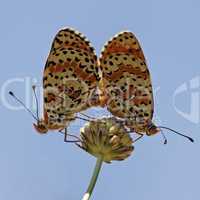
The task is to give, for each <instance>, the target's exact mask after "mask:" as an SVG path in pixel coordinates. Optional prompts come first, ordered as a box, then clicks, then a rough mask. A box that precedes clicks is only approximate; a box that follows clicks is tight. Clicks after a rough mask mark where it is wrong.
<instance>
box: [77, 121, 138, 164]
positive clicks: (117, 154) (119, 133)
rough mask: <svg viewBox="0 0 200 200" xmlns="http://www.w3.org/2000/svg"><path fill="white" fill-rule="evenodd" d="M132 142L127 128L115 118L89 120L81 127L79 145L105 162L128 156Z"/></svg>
mask: <svg viewBox="0 0 200 200" xmlns="http://www.w3.org/2000/svg"><path fill="white" fill-rule="evenodd" d="M132 143H133V141H132V138H131V137H130V135H129V133H128V132H127V130H126V129H125V128H124V126H123V125H122V124H121V123H120V122H119V121H117V120H116V119H115V118H102V119H97V120H95V121H90V122H89V123H87V124H86V125H85V126H84V127H83V128H81V145H80V147H81V148H82V149H84V150H85V151H87V152H88V153H90V154H91V155H93V156H95V157H102V160H103V161H104V162H107V163H110V162H111V161H112V160H124V159H126V158H127V157H129V156H130V155H131V153H132V151H133V149H134V147H133V145H132Z"/></svg>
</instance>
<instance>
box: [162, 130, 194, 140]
mask: <svg viewBox="0 0 200 200" xmlns="http://www.w3.org/2000/svg"><path fill="white" fill-rule="evenodd" d="M158 128H162V129H167V130H169V131H171V132H173V133H176V134H177V135H180V136H183V137H185V138H187V139H188V140H190V142H194V139H193V138H191V137H189V136H187V135H184V134H182V133H179V132H177V131H175V130H173V129H171V128H168V127H165V126H159V127H158Z"/></svg>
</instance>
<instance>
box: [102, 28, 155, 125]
mask: <svg viewBox="0 0 200 200" xmlns="http://www.w3.org/2000/svg"><path fill="white" fill-rule="evenodd" d="M100 67H101V70H102V78H101V81H100V90H101V99H100V101H101V104H102V105H106V106H107V108H108V110H109V111H110V112H111V113H112V114H113V115H115V116H117V117H120V118H126V119H127V118H128V119H131V120H132V121H133V122H134V124H138V123H146V122H148V121H149V120H151V119H152V116H153V94H152V85H151V78H150V74H149V70H148V68H147V64H146V60H145V57H144V54H143V51H142V49H141V47H140V44H139V42H138V40H137V39H136V37H135V36H134V34H133V33H131V32H128V31H125V32H122V33H119V34H118V35H116V36H115V37H113V38H112V39H111V40H110V41H109V42H108V43H107V44H106V45H105V47H104V49H103V50H102V53H101V57H100Z"/></svg>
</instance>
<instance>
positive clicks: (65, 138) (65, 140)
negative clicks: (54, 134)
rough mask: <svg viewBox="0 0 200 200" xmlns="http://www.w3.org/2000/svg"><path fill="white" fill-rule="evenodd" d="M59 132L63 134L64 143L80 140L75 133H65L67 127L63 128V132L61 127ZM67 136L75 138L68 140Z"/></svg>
mask: <svg viewBox="0 0 200 200" xmlns="http://www.w3.org/2000/svg"><path fill="white" fill-rule="evenodd" d="M59 132H60V133H62V134H64V142H66V143H77V142H80V141H81V140H80V138H79V137H77V136H75V135H71V134H68V133H67V128H64V132H63V129H62V130H59ZM67 136H70V137H73V138H76V140H68V137H67Z"/></svg>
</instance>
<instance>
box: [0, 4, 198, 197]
mask: <svg viewBox="0 0 200 200" xmlns="http://www.w3.org/2000/svg"><path fill="white" fill-rule="evenodd" d="M199 21H200V3H199V1H198V0H188V1H186V0H176V1H174V0H168V1H160V0H149V1H144V0H140V1H135V0H123V1H114V0H110V1H108V0H101V1H97V0H85V1H76V0H73V1H67V0H63V1H59V0H58V1H47V0H44V1H39V0H35V1H25V0H18V1H10V0H7V1H3V0H1V2H0V25H1V26H0V27H1V28H0V30H1V31H0V57H1V64H0V68H1V73H0V84H1V85H0V86H1V88H0V89H1V102H0V103H1V105H0V113H1V134H0V200H13V199H15V200H35V199H37V200H44V199H45V200H47V199H48V200H78V199H81V197H82V195H83V193H84V192H85V190H86V188H87V186H88V182H89V180H90V177H91V173H92V170H93V167H94V165H95V158H93V157H91V156H90V155H89V154H87V153H85V152H83V151H82V150H80V149H78V148H77V147H76V146H75V145H70V144H65V143H64V142H63V137H62V136H61V135H58V134H56V133H49V134H48V135H46V136H41V135H39V134H37V133H36V131H35V130H34V129H33V127H32V122H33V119H32V118H31V116H29V114H28V113H26V112H25V111H24V110H19V111H14V110H11V109H9V108H8V107H7V106H6V104H5V102H7V103H9V104H11V105H14V106H17V105H18V104H17V103H16V102H14V101H13V99H11V98H10V97H9V96H8V95H7V94H4V86H5V83H6V81H8V80H12V79H13V78H20V79H22V80H24V78H25V77H30V78H36V79H37V80H38V84H40V85H41V80H42V71H43V67H44V64H45V62H46V57H47V55H48V52H49V49H50V46H51V42H52V39H53V37H54V35H55V34H56V32H57V31H58V30H59V29H60V28H62V27H65V26H69V27H74V28H76V29H77V30H79V31H81V32H82V33H84V34H85V35H86V36H87V37H88V38H89V39H90V40H91V42H92V44H93V46H94V47H95V49H96V51H97V54H98V55H99V53H100V49H101V48H102V46H103V44H104V43H105V42H106V41H107V40H108V39H109V38H110V37H112V36H113V35H114V34H116V33H117V32H119V31H122V30H124V29H129V30H131V31H133V32H134V33H135V34H136V36H137V37H138V39H139V41H140V43H141V45H142V47H143V50H144V53H145V56H146V58H147V60H148V64H149V69H150V72H151V76H152V80H153V87H154V91H157V92H156V94H155V113H154V118H155V119H157V120H156V121H157V122H158V123H159V124H162V125H166V126H168V127H171V128H174V129H176V130H179V131H182V132H184V133H187V134H188V135H190V136H192V137H193V138H194V139H195V143H194V144H192V143H190V142H188V141H187V140H185V139H184V138H181V137H179V136H176V135H173V134H171V133H167V132H166V136H167V138H168V145H163V140H162V137H161V135H156V136H152V137H144V138H143V140H140V141H139V142H137V143H136V144H135V151H134V154H133V156H131V157H130V158H129V159H127V160H125V161H122V162H113V163H112V164H104V165H103V169H102V171H101V174H100V177H99V180H98V182H97V185H96V188H95V190H94V193H93V197H92V199H95V200H110V199H116V200H120V199H126V200H134V199H135V200H149V199H155V200H169V199H171V200H175V199H181V200H188V199H191V200H199V198H200V190H199V183H200V158H199V153H200V133H199V130H200V119H199V115H200V110H199V109H200V108H199V107H200V86H199V82H200V60H199V56H200V55H199V46H200V39H199V36H200V26H199ZM27 80H28V79H27ZM191 80H192V81H191ZM190 82H191V84H190ZM10 89H12V90H14V91H15V93H16V94H17V95H18V96H19V97H20V98H22V99H23V100H25V82H14V83H11V84H9V85H8V86H7V87H6V88H5V90H6V91H5V92H7V91H8V90H10ZM28 90H29V91H30V94H31V83H30V85H29V88H28ZM154 93H155V92H154ZM173 95H175V104H176V107H174V105H173ZM192 107H193V110H192ZM89 113H90V114H91V115H96V114H98V115H99V116H100V115H102V114H103V113H104V111H101V112H100V111H99V112H97V110H96V109H94V110H92V111H90V112H89ZM181 113H182V114H181ZM83 124H84V123H83V122H81V123H79V122H76V123H74V124H73V126H72V127H71V128H70V131H71V132H73V133H76V134H78V132H79V129H80V127H81V126H82V125H83Z"/></svg>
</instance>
